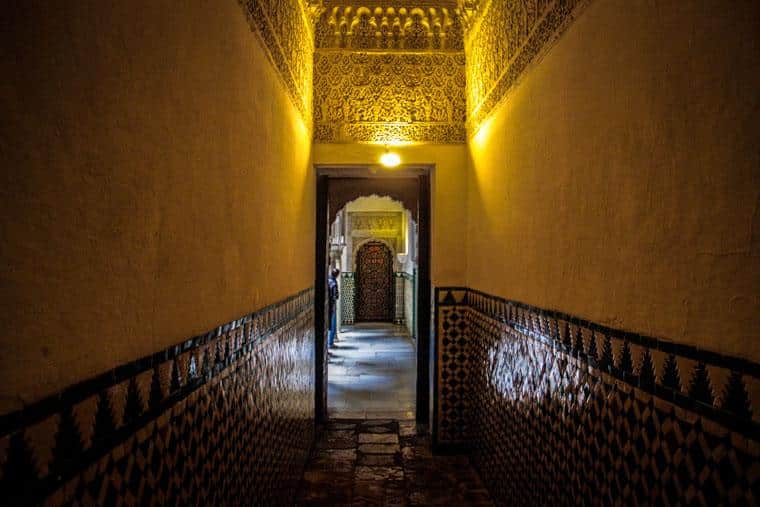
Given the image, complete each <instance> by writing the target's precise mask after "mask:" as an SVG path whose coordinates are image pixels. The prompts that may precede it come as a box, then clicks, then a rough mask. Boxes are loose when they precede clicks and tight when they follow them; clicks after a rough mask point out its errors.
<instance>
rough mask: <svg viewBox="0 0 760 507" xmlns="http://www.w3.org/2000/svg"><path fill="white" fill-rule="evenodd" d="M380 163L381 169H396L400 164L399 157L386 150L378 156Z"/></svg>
mask: <svg viewBox="0 0 760 507" xmlns="http://www.w3.org/2000/svg"><path fill="white" fill-rule="evenodd" d="M380 163H381V164H382V165H383V167H389V168H392V167H398V166H399V165H400V164H401V157H399V156H398V153H394V152H392V151H388V148H386V149H385V153H383V154H382V155H381V156H380Z"/></svg>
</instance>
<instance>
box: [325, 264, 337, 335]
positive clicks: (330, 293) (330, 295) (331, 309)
mask: <svg viewBox="0 0 760 507" xmlns="http://www.w3.org/2000/svg"><path fill="white" fill-rule="evenodd" d="M338 275H340V270H339V269H338V268H333V269H331V270H330V275H329V276H328V277H327V310H328V317H329V319H330V321H329V322H330V329H329V331H328V332H327V346H328V347H329V348H332V346H333V345H334V344H335V335H336V334H338V323H337V315H336V314H337V313H338V312H336V306H337V304H338V297H339V294H338Z"/></svg>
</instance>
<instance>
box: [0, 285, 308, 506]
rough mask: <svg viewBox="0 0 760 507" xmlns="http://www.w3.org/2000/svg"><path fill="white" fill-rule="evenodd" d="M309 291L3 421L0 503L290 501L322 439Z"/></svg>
mask: <svg viewBox="0 0 760 507" xmlns="http://www.w3.org/2000/svg"><path fill="white" fill-rule="evenodd" d="M313 306H314V298H313V290H312V289H308V290H305V291H303V292H301V293H299V294H296V295H294V296H292V297H290V298H288V299H286V300H284V301H281V302H279V303H277V304H274V305H272V306H269V307H267V308H264V309H261V310H259V311H257V312H254V313H252V314H250V315H247V316H245V317H243V318H241V319H239V320H236V321H233V322H230V323H228V324H225V325H224V326H220V327H219V328H217V329H215V330H213V331H211V332H209V333H207V334H205V335H202V336H198V337H195V338H192V339H189V340H187V341H185V342H183V343H180V344H178V345H176V346H174V347H171V348H169V349H166V350H163V351H161V352H158V353H156V354H154V355H152V356H148V357H145V358H142V359H140V360H137V361H134V362H132V363H129V364H125V365H122V366H120V367H118V368H116V369H114V370H113V371H110V372H107V373H105V374H103V375H100V376H99V377H97V378H93V379H89V380H87V381H84V382H82V383H80V384H78V385H76V386H73V387H71V388H69V389H67V390H65V391H64V392H62V393H60V394H58V395H56V396H53V397H51V398H48V399H45V400H42V401H40V402H39V403H36V404H34V405H32V406H29V407H28V408H27V409H25V410H23V411H20V412H16V413H12V414H7V415H4V416H2V417H1V418H0V435H2V436H0V499H2V503H3V504H4V505H37V504H42V503H44V504H45V505H122V504H124V505H240V504H243V505H252V504H253V503H256V504H257V505H286V504H288V503H289V502H291V501H292V495H293V493H294V491H295V486H296V485H297V483H298V481H299V480H300V475H301V472H302V469H303V466H304V464H305V462H306V459H307V457H308V454H309V450H310V447H311V445H312V441H313V436H314V380H313V379H314V308H313Z"/></svg>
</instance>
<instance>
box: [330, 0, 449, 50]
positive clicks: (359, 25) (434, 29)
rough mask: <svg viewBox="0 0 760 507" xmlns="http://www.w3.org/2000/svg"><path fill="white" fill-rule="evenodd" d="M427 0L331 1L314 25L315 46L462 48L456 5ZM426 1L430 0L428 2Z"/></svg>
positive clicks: (395, 48)
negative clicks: (338, 2)
mask: <svg viewBox="0 0 760 507" xmlns="http://www.w3.org/2000/svg"><path fill="white" fill-rule="evenodd" d="M437 3H438V4H439V5H432V6H431V5H425V4H426V2H409V1H403V2H393V3H392V5H387V4H388V2H385V5H383V2H373V3H366V4H365V3H362V4H358V3H356V2H353V3H351V2H349V3H340V4H335V3H332V2H331V5H330V7H329V8H326V9H325V11H324V13H323V14H322V16H321V17H320V18H319V20H318V21H317V24H316V47H317V48H318V49H328V48H333V49H334V48H340V49H355V50H362V51H366V50H373V49H379V50H412V51H420V50H427V49H432V50H437V51H441V50H451V51H462V50H463V49H464V46H463V30H462V23H461V21H460V19H459V16H458V11H457V10H456V9H455V8H451V7H453V6H450V7H448V8H447V7H446V6H442V5H440V4H441V3H445V2H437ZM428 4H429V2H428Z"/></svg>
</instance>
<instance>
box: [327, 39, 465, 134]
mask: <svg viewBox="0 0 760 507" xmlns="http://www.w3.org/2000/svg"><path fill="white" fill-rule="evenodd" d="M465 115H466V104H465V60H464V54H463V53H461V52H459V53H451V52H448V53H447V52H415V53H410V52H405V53H393V52H390V53H389V52H365V51H361V52H353V51H340V50H339V51H333V50H320V51H317V52H316V53H315V55H314V140H315V142H323V143H344V142H345V143H349V142H367V143H378V144H388V143H394V142H430V143H463V142H464V141H465V137H466V136H465Z"/></svg>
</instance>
